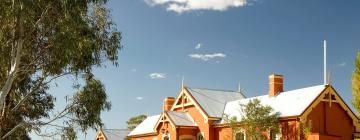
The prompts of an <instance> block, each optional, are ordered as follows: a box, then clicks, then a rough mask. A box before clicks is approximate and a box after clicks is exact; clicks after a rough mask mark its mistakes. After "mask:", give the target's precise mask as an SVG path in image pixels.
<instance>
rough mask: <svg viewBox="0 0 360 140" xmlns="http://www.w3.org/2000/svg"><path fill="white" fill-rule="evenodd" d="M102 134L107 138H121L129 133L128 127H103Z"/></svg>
mask: <svg viewBox="0 0 360 140" xmlns="http://www.w3.org/2000/svg"><path fill="white" fill-rule="evenodd" d="M102 132H103V134H104V135H105V137H106V139H107V140H123V139H125V138H126V136H127V135H128V134H129V133H130V130H128V129H103V130H102Z"/></svg>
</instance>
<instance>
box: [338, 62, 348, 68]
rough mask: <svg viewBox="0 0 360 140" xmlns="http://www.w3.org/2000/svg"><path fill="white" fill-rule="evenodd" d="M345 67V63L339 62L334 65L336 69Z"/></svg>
mask: <svg viewBox="0 0 360 140" xmlns="http://www.w3.org/2000/svg"><path fill="white" fill-rule="evenodd" d="M345 66H346V62H341V63H339V64H336V67H345Z"/></svg>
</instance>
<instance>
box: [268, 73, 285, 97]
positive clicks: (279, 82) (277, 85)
mask: <svg viewBox="0 0 360 140" xmlns="http://www.w3.org/2000/svg"><path fill="white" fill-rule="evenodd" d="M283 81H284V77H283V76H282V75H278V74H272V75H270V76H269V96H270V97H273V96H277V95H278V94H279V93H280V92H283V91H284V89H283V85H284V84H283Z"/></svg>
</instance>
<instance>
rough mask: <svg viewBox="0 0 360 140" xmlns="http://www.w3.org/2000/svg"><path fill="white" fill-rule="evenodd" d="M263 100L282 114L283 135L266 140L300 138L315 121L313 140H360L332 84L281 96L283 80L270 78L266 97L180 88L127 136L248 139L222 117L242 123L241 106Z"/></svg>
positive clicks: (165, 139)
mask: <svg viewBox="0 0 360 140" xmlns="http://www.w3.org/2000/svg"><path fill="white" fill-rule="evenodd" d="M255 98H256V99H259V100H260V101H261V103H262V104H263V105H269V106H271V107H272V108H273V109H274V110H275V111H276V112H279V113H280V124H279V125H280V128H281V133H280V134H271V133H270V132H269V134H267V135H268V139H274V140H277V139H286V140H296V139H300V137H299V135H298V131H299V129H300V128H299V126H300V122H305V121H311V125H312V129H311V133H310V135H309V137H308V139H309V140H352V139H354V138H355V137H358V136H359V132H360V127H359V119H358V118H357V116H356V115H355V114H354V112H353V111H352V110H351V109H350V108H349V106H348V105H347V104H346V103H345V102H344V101H343V100H342V98H341V97H340V96H339V94H338V93H337V92H336V90H335V89H334V87H332V86H331V85H316V86H310V87H305V88H301V89H295V90H290V91H283V76H282V75H270V76H269V91H268V94H266V95H262V96H257V97H250V98H246V97H245V96H244V94H243V93H241V92H237V91H224V90H212V89H200V88H190V87H186V86H182V88H181V91H180V93H179V94H178V96H177V97H176V98H173V97H167V98H165V99H164V105H163V111H162V113H161V114H160V115H156V116H150V117H148V118H147V119H146V120H145V121H143V122H142V123H141V124H140V125H139V126H138V127H137V128H135V129H134V130H133V131H131V132H130V133H129V135H128V136H129V137H130V138H131V139H132V140H169V139H170V140H203V139H205V140H233V139H234V140H235V139H236V140H245V139H249V136H247V135H246V134H245V133H244V131H239V132H236V133H235V134H232V133H233V132H232V130H231V128H229V127H228V126H227V125H226V123H225V122H224V120H223V119H222V118H223V115H224V114H226V115H229V116H235V117H237V119H238V120H240V119H241V116H242V115H241V113H240V111H239V110H240V107H241V106H240V104H246V103H247V102H248V101H250V100H251V99H255Z"/></svg>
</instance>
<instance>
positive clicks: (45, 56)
mask: <svg viewBox="0 0 360 140" xmlns="http://www.w3.org/2000/svg"><path fill="white" fill-rule="evenodd" d="M106 2H107V0H31V1H29V0H3V1H2V2H1V4H0V109H1V112H3V113H1V114H0V115H1V116H0V139H30V138H29V137H28V133H29V132H30V131H34V132H36V133H37V134H39V135H42V136H44V135H43V134H42V133H41V131H40V128H41V127H43V126H54V122H56V121H57V120H60V119H61V121H62V122H64V123H62V125H61V126H56V129H55V130H59V133H63V132H66V134H69V137H70V138H76V136H75V135H74V133H75V132H76V131H77V130H81V131H82V132H85V131H86V130H87V129H90V128H92V129H96V128H97V127H99V126H102V125H103V124H102V122H101V118H100V112H101V111H103V110H109V109H110V102H108V100H107V95H106V91H105V88H104V85H103V84H102V83H101V81H99V80H97V79H96V78H95V77H94V75H93V73H92V70H93V68H94V67H101V66H104V63H105V62H110V64H113V65H115V66H117V60H118V51H119V50H120V49H121V48H122V47H121V33H120V32H118V31H117V30H116V28H115V24H114V23H113V22H112V20H111V17H110V15H109V10H108V9H107V8H106V6H105V4H106ZM64 76H66V77H67V78H69V79H73V80H68V82H70V83H72V84H73V85H74V90H75V91H74V93H73V94H72V95H71V96H69V97H67V99H68V100H67V102H66V104H67V105H66V106H65V108H64V109H63V110H58V111H56V110H54V106H55V104H54V102H55V98H54V96H53V95H52V94H51V93H50V92H49V90H48V89H49V88H50V84H51V83H53V80H55V79H57V78H60V77H64ZM65 94H69V93H64V96H65ZM70 134H71V135H70ZM47 136H49V135H47Z"/></svg>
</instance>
